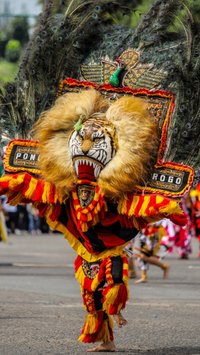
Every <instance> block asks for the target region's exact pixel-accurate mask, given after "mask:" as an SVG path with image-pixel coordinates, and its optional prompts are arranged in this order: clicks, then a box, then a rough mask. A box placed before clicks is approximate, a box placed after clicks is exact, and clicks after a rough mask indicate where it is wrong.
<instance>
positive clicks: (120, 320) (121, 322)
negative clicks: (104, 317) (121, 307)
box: [113, 312, 127, 328]
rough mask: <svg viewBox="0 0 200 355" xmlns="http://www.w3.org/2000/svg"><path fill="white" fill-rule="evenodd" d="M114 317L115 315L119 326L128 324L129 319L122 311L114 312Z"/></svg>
mask: <svg viewBox="0 0 200 355" xmlns="http://www.w3.org/2000/svg"><path fill="white" fill-rule="evenodd" d="M113 317H114V319H115V321H116V323H117V325H118V327H119V328H121V327H123V325H126V324H127V320H126V319H125V318H124V317H123V315H122V314H121V312H119V313H118V314H114V315H113Z"/></svg>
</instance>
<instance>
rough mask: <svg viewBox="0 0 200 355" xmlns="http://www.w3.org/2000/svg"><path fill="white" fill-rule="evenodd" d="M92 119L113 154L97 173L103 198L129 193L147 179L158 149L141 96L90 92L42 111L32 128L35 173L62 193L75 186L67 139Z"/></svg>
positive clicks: (73, 95)
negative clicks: (109, 137) (107, 136)
mask: <svg viewBox="0 0 200 355" xmlns="http://www.w3.org/2000/svg"><path fill="white" fill-rule="evenodd" d="M91 117H95V119H96V120H98V119H100V120H101V122H104V120H105V125H108V124H109V125H110V130H113V131H114V133H113V139H115V142H114V144H115V146H116V147H117V149H116V154H115V156H114V157H113V159H112V160H111V161H110V162H109V163H108V164H107V165H106V166H105V168H104V169H103V170H102V171H101V173H100V175H99V178H98V181H97V182H98V185H99V186H100V188H101V190H102V191H103V192H104V193H105V195H107V196H109V197H113V198H116V197H117V196H120V195H121V194H124V193H126V192H133V191H134V188H135V186H136V185H138V184H141V183H144V182H145V181H146V179H148V176H149V172H150V170H151V168H152V166H153V164H154V163H155V159H156V154H157V150H158V141H159V139H158V131H157V125H156V123H155V122H153V119H152V118H151V117H150V115H149V113H148V110H147V104H146V103H145V101H144V100H143V99H141V98H137V97H134V96H131V95H125V96H122V97H121V98H119V99H117V100H116V101H115V102H113V101H110V100H109V99H107V98H105V96H103V95H102V94H101V93H100V92H98V91H96V90H94V89H88V90H83V91H81V92H79V93H67V94H64V95H63V96H61V97H59V98H58V99H57V100H56V102H55V105H54V106H53V107H52V108H51V109H49V110H48V111H45V112H44V113H43V114H42V115H41V117H40V118H39V120H38V122H37V123H36V125H35V127H34V135H35V138H36V139H37V140H39V142H40V169H41V171H42V174H43V176H44V178H45V179H47V180H48V181H51V182H53V183H54V184H55V185H56V186H57V187H58V188H59V189H61V191H62V193H63V195H68V194H69V192H70V191H71V189H72V188H73V186H74V185H76V184H77V176H76V174H75V171H74V168H73V163H72V158H71V154H70V149H69V139H70V137H71V134H72V132H73V131H74V126H75V124H76V123H77V122H78V121H79V120H81V121H82V122H85V121H86V120H88V119H89V118H91Z"/></svg>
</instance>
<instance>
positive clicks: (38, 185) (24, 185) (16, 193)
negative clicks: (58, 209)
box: [0, 173, 63, 205]
mask: <svg viewBox="0 0 200 355" xmlns="http://www.w3.org/2000/svg"><path fill="white" fill-rule="evenodd" d="M0 194H1V195H7V196H8V202H9V203H10V204H11V205H17V204H18V203H21V202H29V201H30V202H35V201H36V202H41V203H46V204H56V203H58V202H59V203H62V202H63V196H62V194H60V193H59V191H58V190H57V189H56V187H55V185H53V184H52V183H50V182H49V181H45V180H42V179H39V178H36V177H33V176H32V175H30V174H28V173H19V174H11V175H6V176H3V177H1V180H0Z"/></svg>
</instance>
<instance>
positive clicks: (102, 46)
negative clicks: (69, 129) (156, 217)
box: [0, 0, 200, 177]
mask: <svg viewBox="0 0 200 355" xmlns="http://www.w3.org/2000/svg"><path fill="white" fill-rule="evenodd" d="M141 2H142V1H136V0H135V1H129V0H126V1H125V0H121V1H118V0H111V1H110V0H100V1H98V4H97V2H95V1H92V0H69V1H62V2H58V1H56V0H48V1H46V5H45V8H44V10H43V12H42V14H41V15H40V17H39V20H38V24H37V27H36V29H35V32H34V33H33V35H32V38H31V40H30V42H29V44H28V46H27V48H26V50H25V52H24V54H23V56H22V59H21V64H20V67H19V71H18V74H17V76H16V79H15V81H14V82H12V83H9V84H7V85H5V86H4V88H1V92H0V101H1V106H0V116H1V129H2V132H4V133H5V132H6V135H10V136H11V137H16V136H19V137H23V138H26V137H28V136H29V135H30V134H31V133H30V132H31V128H32V126H33V124H34V123H35V122H36V121H37V119H38V117H39V116H40V114H41V112H43V111H44V110H46V109H48V108H49V107H50V106H51V105H52V104H53V103H54V101H55V97H56V91H57V89H58V84H59V82H60V80H62V79H63V78H65V77H74V78H77V79H78V78H79V77H80V66H81V64H88V63H91V62H95V63H100V62H101V59H102V57H106V56H107V57H109V58H110V60H112V61H115V60H116V58H118V57H119V56H120V54H121V53H122V52H123V51H124V50H126V49H128V48H133V49H135V50H137V51H139V52H140V65H141V66H142V65H146V64H148V63H151V64H152V65H153V66H154V67H155V68H156V69H157V70H158V71H160V72H164V73H167V74H166V75H164V76H163V78H162V80H161V82H160V83H159V89H163V90H169V91H171V92H172V93H174V94H175V97H176V100H175V110H174V113H173V117H172V120H171V122H170V126H169V129H168V133H167V149H166V151H165V156H164V161H172V162H173V161H174V162H178V163H183V164H188V165H190V166H192V167H193V168H194V169H195V172H196V177H197V176H198V171H199V165H200V140H199V136H200V93H199V90H200V59H199V58H200V47H199V40H200V23H199V18H198V16H197V15H198V14H199V12H200V5H199V4H198V3H197V2H194V1H190V0H188V1H187V0H162V1H161V0H156V1H152V4H151V6H150V9H149V10H148V11H147V13H146V14H143V16H141V19H140V21H139V24H138V25H137V26H136V27H135V28H131V27H130V26H129V27H127V26H125V25H123V24H120V23H118V24H116V23H113V22H112V18H113V15H114V14H116V13H118V11H120V13H121V14H124V15H126V16H127V15H130V17H131V14H132V13H133V12H134V11H135V9H136V8H137V6H138V5H139V4H140V3H141ZM145 80H147V81H148V77H147V78H146V79H145Z"/></svg>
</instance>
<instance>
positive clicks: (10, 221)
mask: <svg viewBox="0 0 200 355" xmlns="http://www.w3.org/2000/svg"><path fill="white" fill-rule="evenodd" d="M0 203H1V213H2V214H3V216H2V219H4V223H5V226H6V230H7V234H15V235H20V234H22V233H23V232H27V233H30V234H33V235H37V234H40V233H49V226H48V224H47V223H46V221H45V219H44V218H41V217H40V216H39V213H38V210H37V209H36V208H35V207H34V206H33V205H32V204H31V203H30V204H19V205H17V206H11V205H10V204H9V203H8V202H7V198H6V196H1V197H0ZM2 230H3V228H2ZM2 239H3V238H2Z"/></svg>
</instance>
